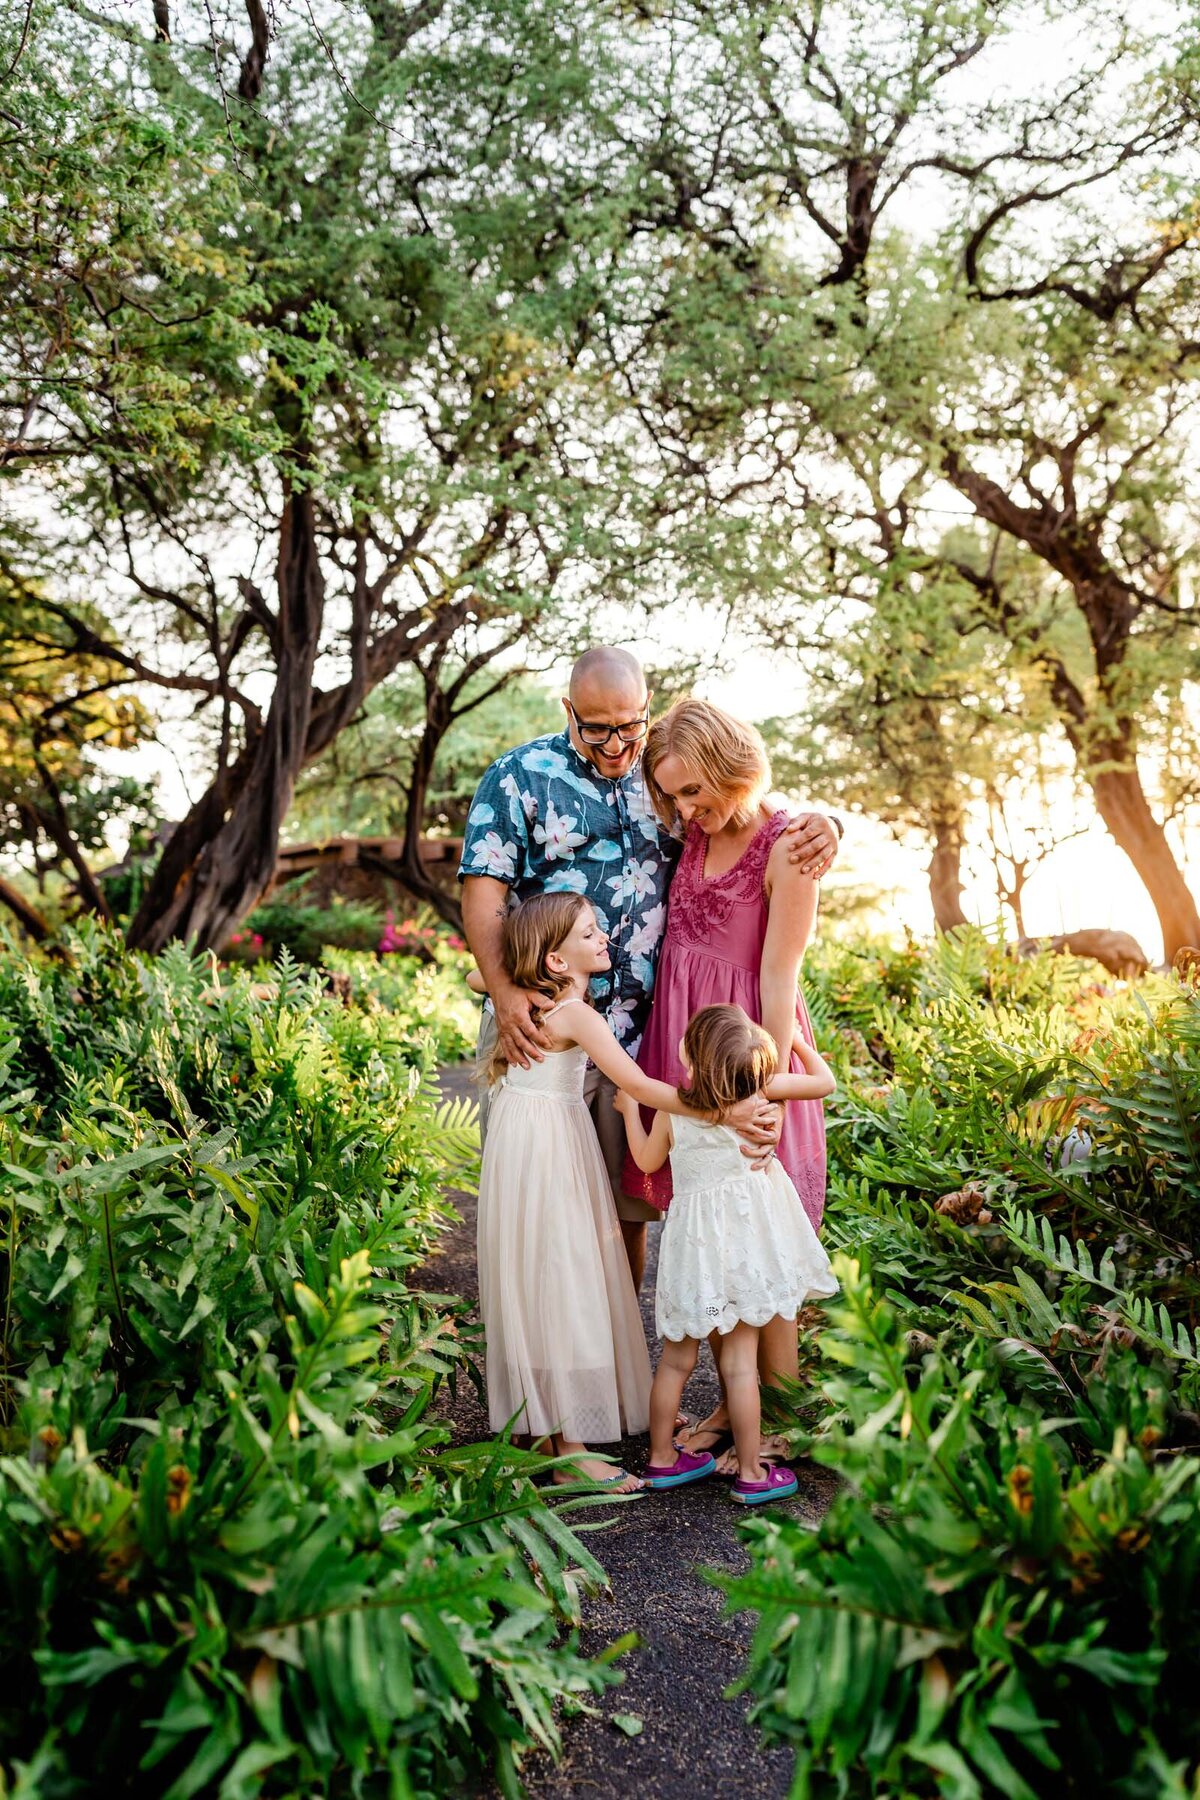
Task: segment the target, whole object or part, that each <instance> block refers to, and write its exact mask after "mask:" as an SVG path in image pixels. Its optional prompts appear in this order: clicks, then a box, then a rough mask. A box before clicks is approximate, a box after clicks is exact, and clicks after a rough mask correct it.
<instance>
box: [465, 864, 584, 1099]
mask: <svg viewBox="0 0 1200 1800" xmlns="http://www.w3.org/2000/svg"><path fill="white" fill-rule="evenodd" d="M589 904H590V902H589V901H588V899H587V897H586V896H585V895H583V894H533V895H531V896H530V898H529V899H528V900H522V901H521V904H520V905H519V906H514V908H513V910H512V911H511V912H510V913H509V915H508V917H507V918H506V919H505V921H504V940H503V946H502V948H503V955H504V973H505V974H506V975H507V976H508V978H509V980H510V981H513V982H515V983H516V985H517V986H518V987H519V988H526V989H528V990H529V991H530V992H531V993H535V994H539V995H543V996H544V997H545V1001H546V1005H547V1006H553V1005H554V1002H555V1001H556V1000H557V999H558V998H559V997H560V996H561V995H562V994H565V993H566V991H567V989H568V988H569V987H570V985H571V981H570V977H569V976H567V975H556V974H555V973H554V971H553V970H552V969H550V968H548V967H547V966H546V958H547V957H548V956H550V955H552V954H553V952H554V951H555V950H561V949H562V947H563V945H564V943H565V942H566V940H567V938H568V937H569V936H570V935H571V931H572V929H573V927H574V925H575V921H576V920H577V919H578V917H579V915H580V913H581V912H582V911H583V909H584V907H585V906H588V905H589ZM542 1011H543V1009H542V1008H541V1007H535V1008H534V1014H533V1016H534V1018H535V1019H538V1020H540V1018H541V1016H542ZM507 1068H508V1063H507V1062H506V1060H505V1058H504V1056H503V1055H502V1054H501V1051H500V1047H499V1045H497V1046H496V1048H495V1050H493V1052H492V1054H491V1057H490V1059H489V1061H488V1065H487V1068H486V1069H485V1071H484V1076H485V1079H486V1081H487V1084H488V1086H489V1087H491V1086H492V1085H493V1084H494V1083H495V1082H497V1081H499V1080H500V1077H501V1076H502V1075H503V1074H504V1072H505V1070H506V1069H507Z"/></svg>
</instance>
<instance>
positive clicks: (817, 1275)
mask: <svg viewBox="0 0 1200 1800" xmlns="http://www.w3.org/2000/svg"><path fill="white" fill-rule="evenodd" d="M671 1131H672V1134H673V1136H674V1139H675V1142H674V1146H673V1148H672V1150H671V1181H672V1186H673V1192H674V1198H673V1199H672V1201H671V1206H670V1210H669V1211H668V1213H667V1218H666V1224H665V1225H664V1226H663V1231H662V1238H661V1239H660V1241H659V1246H658V1288H657V1292H656V1295H655V1310H656V1322H657V1326H658V1335H659V1336H660V1337H663V1338H670V1339H672V1341H674V1342H676V1343H677V1342H678V1341H679V1340H680V1339H681V1338H685V1337H686V1338H702V1337H707V1336H708V1334H709V1332H710V1331H714V1330H716V1331H720V1332H727V1331H732V1329H733V1327H734V1326H735V1325H737V1324H743V1325H765V1324H766V1323H767V1321H768V1319H773V1318H775V1317H777V1316H778V1317H779V1318H783V1319H794V1318H795V1316H796V1314H797V1312H798V1311H799V1310H800V1308H801V1307H802V1306H803V1305H804V1303H805V1301H806V1300H809V1299H816V1298H820V1297H822V1296H824V1295H828V1294H835V1293H836V1292H837V1282H836V1281H835V1280H834V1278H833V1271H832V1269H831V1268H830V1266H829V1258H828V1257H827V1256H826V1254H825V1252H824V1250H822V1248H821V1245H820V1242H819V1240H818V1238H817V1234H816V1232H815V1231H814V1230H813V1228H812V1225H811V1224H810V1223H809V1219H808V1214H807V1213H806V1212H805V1210H804V1207H803V1206H802V1205H801V1203H800V1196H799V1195H798V1194H797V1192H796V1189H795V1187H794V1186H793V1184H792V1180H791V1177H790V1176H789V1175H788V1172H787V1170H786V1169H785V1168H784V1167H783V1164H782V1163H781V1162H780V1161H779V1158H778V1157H772V1159H771V1161H770V1163H769V1164H768V1165H767V1167H766V1168H765V1169H752V1168H751V1167H750V1164H749V1162H748V1161H747V1160H746V1158H745V1157H744V1156H743V1155H742V1147H741V1143H740V1141H739V1139H738V1137H737V1135H736V1133H735V1132H733V1131H731V1130H730V1128H729V1127H728V1126H727V1125H709V1124H706V1123H705V1122H704V1121H703V1120H700V1119H693V1118H679V1117H673V1118H672V1120H671Z"/></svg>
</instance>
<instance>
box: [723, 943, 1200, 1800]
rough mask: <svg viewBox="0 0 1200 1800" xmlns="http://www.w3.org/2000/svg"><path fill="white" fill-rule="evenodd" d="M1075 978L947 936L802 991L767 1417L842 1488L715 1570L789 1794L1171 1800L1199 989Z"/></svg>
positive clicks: (1186, 1635) (1199, 1654)
mask: <svg viewBox="0 0 1200 1800" xmlns="http://www.w3.org/2000/svg"><path fill="white" fill-rule="evenodd" d="M1101 975H1102V972H1101V971H1098V970H1097V969H1096V968H1095V967H1094V966H1093V965H1083V964H1079V963H1076V962H1073V961H1071V960H1070V959H1065V958H1061V957H1054V956H1051V955H1042V956H1038V957H1033V958H1029V959H1023V958H1020V959H1019V958H1014V957H1012V956H1010V955H1009V954H1007V953H1006V952H1005V951H1004V950H1003V949H1002V948H1000V947H998V946H995V945H992V944H989V943H988V942H987V941H986V940H985V939H984V938H983V937H981V936H980V935H979V934H977V933H964V934H962V935H961V936H959V935H956V936H955V937H952V938H950V939H945V940H941V941H940V942H939V943H938V944H937V945H936V946H934V947H932V948H931V949H930V950H929V951H928V952H923V951H921V950H919V949H918V948H917V947H916V946H914V945H912V944H909V945H907V946H905V947H904V948H903V949H900V950H894V949H889V948H886V947H883V948H877V947H875V946H870V947H863V946H859V947H849V948H848V947H846V946H841V945H831V946H823V947H822V949H821V950H820V951H819V952H818V953H817V955H816V956H815V957H814V959H813V964H812V967H811V968H810V969H809V970H808V971H807V973H806V991H807V992H808V994H809V996H810V1004H811V1007H812V1010H813V1012H814V1015H815V1016H816V1018H817V1019H818V1021H819V1033H820V1034H821V1035H822V1036H823V1039H824V1041H825V1042H826V1044H827V1045H828V1046H829V1048H830V1050H831V1053H832V1055H833V1057H834V1060H835V1061H836V1062H837V1064H838V1066H839V1072H840V1075H841V1081H842V1087H841V1091H840V1093H839V1095H838V1096H837V1097H836V1099H835V1101H834V1102H833V1104H832V1106H831V1109H830V1126H831V1130H830V1208H829V1212H828V1215H827V1218H828V1236H829V1238H830V1239H831V1241H832V1242H833V1244H834V1245H836V1246H840V1247H841V1248H842V1250H843V1252H844V1254H843V1256H842V1258H841V1259H840V1270H841V1280H842V1283H843V1292H842V1295H841V1297H840V1298H839V1299H838V1300H835V1301H834V1302H833V1303H831V1306H830V1308H829V1309H828V1313H829V1318H830V1320H831V1321H832V1322H831V1323H830V1324H828V1325H826V1326H825V1328H824V1329H818V1330H817V1331H816V1332H814V1333H812V1334H811V1335H810V1336H809V1337H808V1339H807V1340H806V1346H805V1349H806V1356H805V1361H806V1367H807V1368H808V1370H809V1372H810V1375H811V1376H812V1379H813V1385H812V1386H810V1387H809V1388H808V1389H807V1390H802V1391H798V1392H795V1393H793V1394H792V1395H791V1396H790V1397H789V1399H788V1402H787V1404H786V1406H785V1408H784V1409H783V1413H782V1422H783V1424H784V1427H785V1429H787V1430H788V1431H789V1432H790V1434H791V1437H792V1439H793V1442H794V1444H795V1446H796V1448H797V1450H798V1451H804V1450H807V1451H808V1452H809V1453H811V1454H812V1455H813V1456H814V1457H815V1458H817V1460H819V1461H821V1462H823V1463H826V1464H828V1465H829V1466H830V1467H832V1468H834V1469H836V1470H837V1471H838V1472H839V1473H840V1474H841V1475H842V1476H843V1477H844V1483H845V1484H844V1486H843V1487H842V1489H841V1490H840V1492H839V1495H838V1497H837V1499H836V1500H835V1502H834V1504H833V1506H832V1508H831V1510H830V1512H829V1513H828V1515H827V1516H826V1518H825V1520H824V1522H823V1524H822V1526H821V1528H820V1530H819V1531H818V1532H816V1533H812V1532H809V1531H807V1530H805V1529H803V1528H802V1527H801V1526H799V1525H798V1524H796V1523H795V1522H794V1521H792V1520H790V1519H788V1518H786V1517H785V1516H780V1517H776V1518H772V1519H770V1520H756V1521H754V1522H753V1523H752V1524H750V1525H749V1526H748V1527H747V1532H748V1535H749V1538H750V1551H751V1566H750V1570H749V1572H748V1573H747V1575H746V1576H745V1577H744V1578H739V1579H732V1580H729V1579H724V1585H726V1586H727V1587H728V1588H729V1591H730V1599H731V1604H734V1605H738V1606H743V1607H750V1608H752V1609H754V1610H756V1611H757V1612H758V1613H759V1614H760V1615H761V1616H760V1620H759V1625H758V1630H757V1633H756V1637H755V1643H754V1651H753V1654H752V1657H751V1660H750V1664H749V1667H748V1670H747V1674H746V1686H747V1687H748V1688H749V1689H750V1691H751V1692H752V1694H753V1695H754V1697H755V1716H756V1717H757V1718H758V1720H759V1722H760V1723H761V1724H762V1725H763V1727H764V1728H765V1730H766V1731H767V1732H768V1733H769V1734H770V1735H771V1736H772V1737H775V1738H778V1739H783V1740H785V1741H787V1742H789V1743H791V1744H792V1745H794V1747H795V1748H796V1751H797V1759H798V1760H797V1776H796V1788H795V1792H796V1793H797V1794H798V1795H808V1794H812V1795H818V1794H826V1793H828V1794H830V1795H833V1794H839V1795H864V1796H865V1795H872V1796H880V1797H882V1796H885V1795H886V1796H888V1797H889V1800H893V1797H894V1800H903V1797H908V1796H913V1797H914V1800H915V1797H916V1796H924V1795H928V1794H931V1793H935V1792H936V1793H939V1794H945V1795H947V1796H953V1797H954V1800H982V1797H983V1796H988V1795H993V1794H999V1793H1003V1794H1005V1795H1007V1796H1018V1797H1019V1796H1025V1797H1027V1800H1028V1797H1029V1796H1034V1797H1036V1796H1040V1795H1049V1794H1058V1793H1060V1792H1061V1793H1065V1794H1078V1795H1079V1796H1081V1800H1082V1796H1085V1795H1087V1796H1090V1795H1094V1794H1097V1793H1104V1794H1112V1795H1123V1796H1128V1797H1129V1800H1141V1797H1142V1796H1145V1797H1146V1800H1150V1797H1151V1796H1160V1795H1175V1796H1178V1797H1179V1800H1182V1797H1183V1796H1184V1795H1185V1794H1188V1795H1191V1794H1193V1793H1194V1792H1195V1791H1196V1790H1195V1787H1194V1783H1195V1781H1196V1779H1197V1769H1198V1768H1200V1729H1198V1727H1197V1724H1196V1713H1195V1708H1194V1704H1193V1699H1192V1696H1193V1695H1194V1692H1195V1687H1196V1683H1197V1680H1200V1631H1198V1630H1197V1627H1196V1625H1195V1614H1196V1602H1197V1597H1198V1596H1197V1585H1198V1581H1200V1530H1198V1528H1197V1523H1196V1520H1197V1500H1198V1498H1200V1493H1198V1488H1200V1460H1198V1459H1197V1455H1196V1450H1197V1449H1198V1448H1200V1418H1198V1417H1197V1403H1198V1401H1200V1358H1198V1356H1197V1349H1198V1344H1197V1339H1196V1336H1195V1333H1196V1324H1197V1306H1198V1302H1200V1272H1198V1269H1197V1262H1196V1248H1195V1227H1194V1224H1193V1220H1194V1219H1195V1217H1196V1208H1197V1206H1198V1205H1200V1138H1198V1137H1197V1123H1196V1121H1197V1120H1198V1119H1200V996H1198V995H1197V993H1196V992H1195V991H1193V990H1190V989H1187V988H1184V987H1181V986H1180V985H1179V984H1177V983H1174V982H1169V981H1166V980H1163V979H1161V978H1150V979H1148V980H1146V981H1144V982H1142V983H1140V984H1138V985H1137V986H1135V987H1127V986H1125V985H1124V984H1120V983H1117V984H1113V983H1111V982H1109V981H1106V980H1104V979H1101V978H1100V977H1101ZM816 1316H817V1318H818V1319H819V1317H820V1315H819V1314H818V1315H816Z"/></svg>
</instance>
